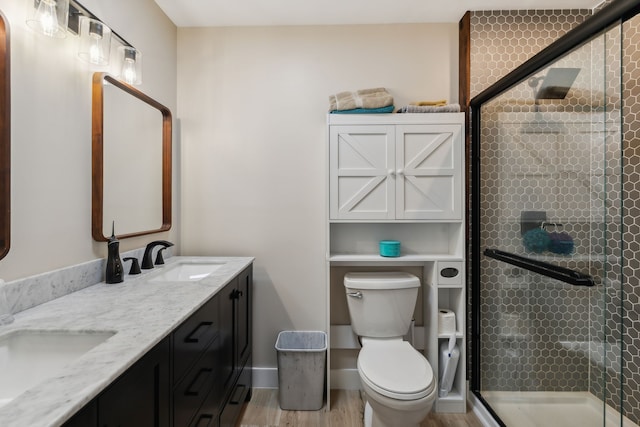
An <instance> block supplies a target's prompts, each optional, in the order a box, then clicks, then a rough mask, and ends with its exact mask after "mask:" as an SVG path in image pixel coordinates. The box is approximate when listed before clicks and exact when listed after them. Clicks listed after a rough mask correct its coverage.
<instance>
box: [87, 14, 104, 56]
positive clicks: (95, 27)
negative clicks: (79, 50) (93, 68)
mask: <svg viewBox="0 0 640 427" xmlns="http://www.w3.org/2000/svg"><path fill="white" fill-rule="evenodd" d="M89 28H90V29H89V62H91V63H92V64H102V63H103V61H104V52H103V50H102V25H101V24H99V23H94V22H91V24H90V25H89Z"/></svg>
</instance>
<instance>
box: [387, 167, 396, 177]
mask: <svg viewBox="0 0 640 427" xmlns="http://www.w3.org/2000/svg"><path fill="white" fill-rule="evenodd" d="M395 174H396V171H394V170H393V169H389V170H388V171H387V175H389V176H393V175H395Z"/></svg>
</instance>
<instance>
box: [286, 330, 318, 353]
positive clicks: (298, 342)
mask: <svg viewBox="0 0 640 427" xmlns="http://www.w3.org/2000/svg"><path fill="white" fill-rule="evenodd" d="M275 347H276V350H278V351H303V352H304V351H325V350H326V349H327V334H326V333H325V332H322V331H281V332H280V333H279V334H278V338H277V339H276V346H275Z"/></svg>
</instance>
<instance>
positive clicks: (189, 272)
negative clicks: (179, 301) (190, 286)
mask: <svg viewBox="0 0 640 427" xmlns="http://www.w3.org/2000/svg"><path fill="white" fill-rule="evenodd" d="M223 265H224V263H215V262H181V263H179V264H177V265H173V266H166V267H164V268H165V269H166V270H165V271H163V272H162V273H161V274H159V275H157V276H155V277H154V278H152V279H149V281H150V282H196V281H198V280H202V279H204V278H205V277H207V276H208V275H210V274H211V273H213V272H214V271H216V270H217V269H219V268H220V267H222V266H223Z"/></svg>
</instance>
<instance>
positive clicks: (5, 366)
mask: <svg viewBox="0 0 640 427" xmlns="http://www.w3.org/2000/svg"><path fill="white" fill-rule="evenodd" d="M113 335H114V332H72V331H32V330H18V331H14V332H11V333H9V334H7V335H4V336H1V337H0V378H1V379H2V380H0V407H1V406H3V405H5V404H7V403H9V402H10V401H11V400H13V399H14V398H15V397H16V396H18V395H19V394H22V393H23V392H25V391H27V390H28V389H30V388H32V387H34V386H36V385H38V384H39V383H40V382H42V381H44V380H45V379H47V378H51V377H53V376H55V375H57V373H58V372H59V371H60V370H61V368H63V367H65V366H66V365H68V364H69V363H71V362H73V361H74V360H76V359H78V358H79V357H80V356H82V355H83V354H85V353H86V352H88V351H89V350H91V349H92V348H94V347H95V346H97V345H98V344H100V343H102V342H104V341H106V340H107V339H108V338H109V337H111V336H113Z"/></svg>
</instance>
